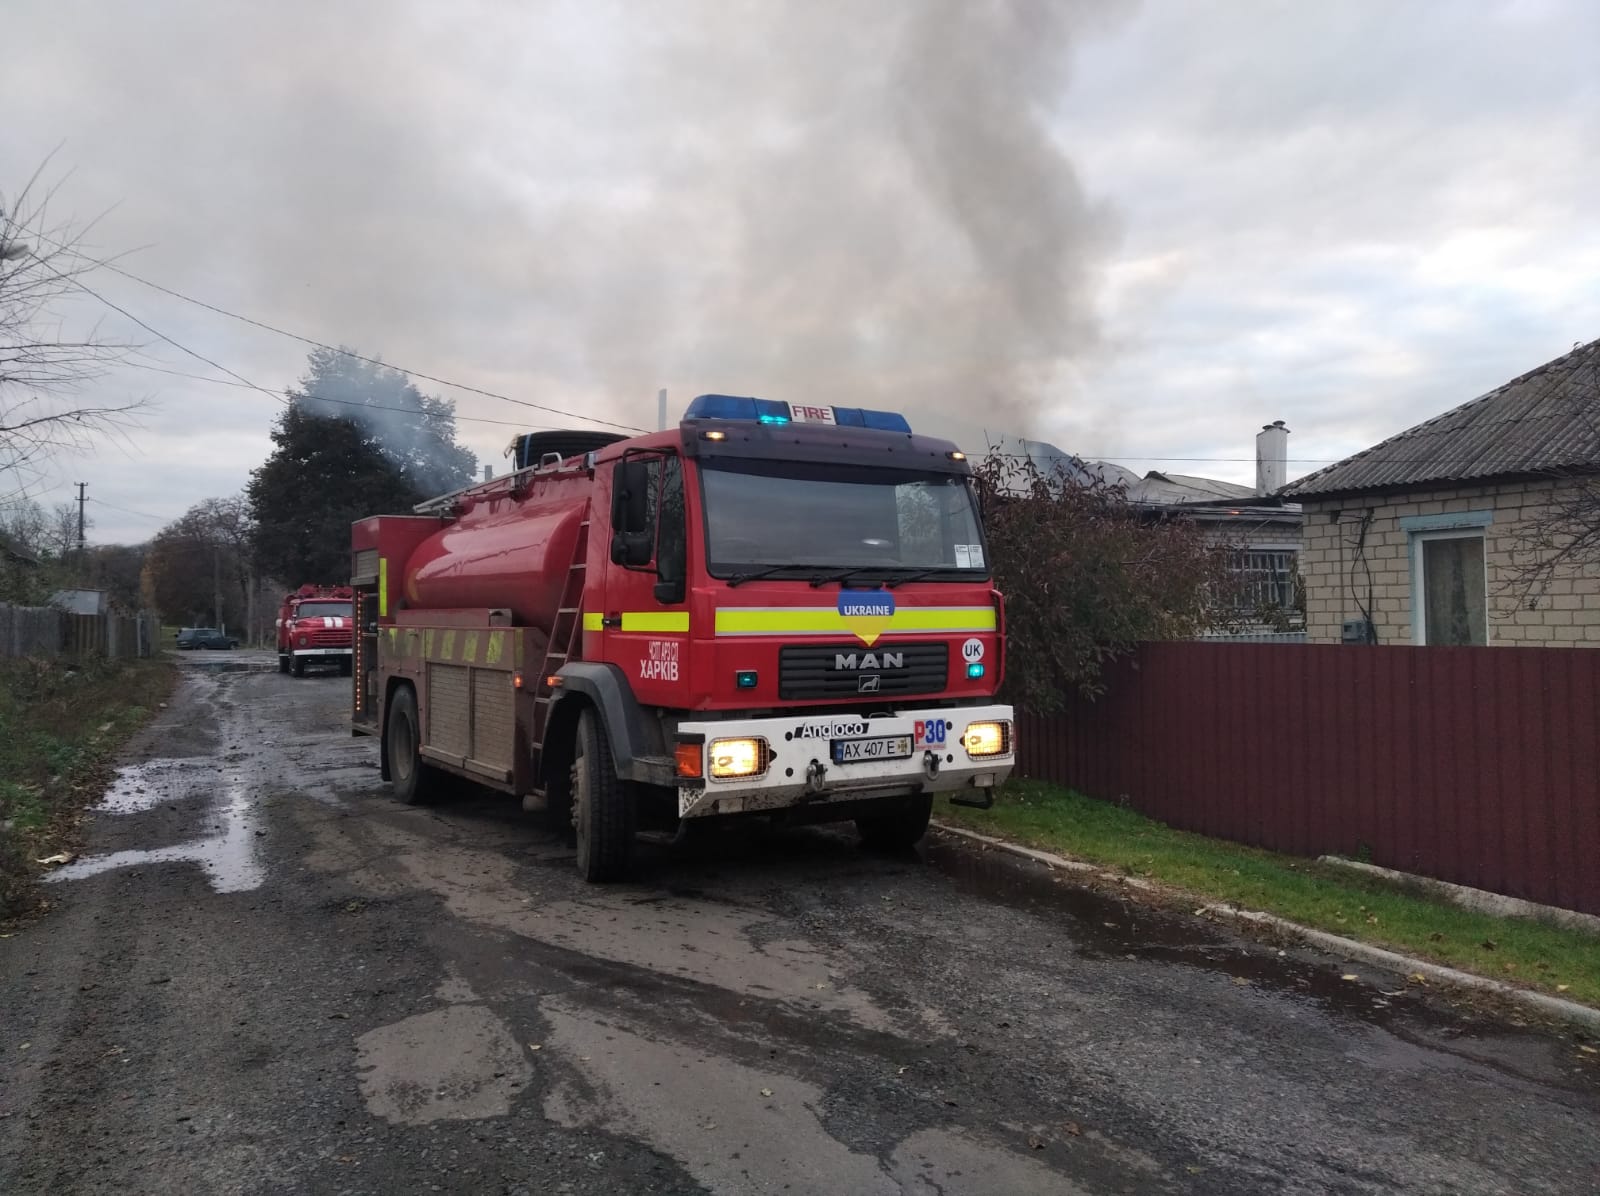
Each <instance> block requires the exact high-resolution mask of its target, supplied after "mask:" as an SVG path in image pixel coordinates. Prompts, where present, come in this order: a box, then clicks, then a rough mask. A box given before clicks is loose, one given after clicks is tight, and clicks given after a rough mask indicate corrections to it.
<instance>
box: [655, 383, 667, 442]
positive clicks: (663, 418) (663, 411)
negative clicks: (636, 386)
mask: <svg viewBox="0 0 1600 1196" xmlns="http://www.w3.org/2000/svg"><path fill="white" fill-rule="evenodd" d="M666 430H667V388H666V387H664V386H663V387H662V388H661V389H660V390H659V391H657V392H656V431H657V432H665V431H666Z"/></svg>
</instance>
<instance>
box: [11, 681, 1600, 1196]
mask: <svg viewBox="0 0 1600 1196" xmlns="http://www.w3.org/2000/svg"><path fill="white" fill-rule="evenodd" d="M253 664H257V665H259V664H264V665H265V666H266V667H265V668H260V667H252V665H253ZM184 667H185V671H186V680H185V682H184V684H183V686H182V688H181V690H180V694H179V696H178V698H176V699H175V700H174V703H173V705H172V707H171V708H170V709H168V710H166V711H164V712H163V714H162V717H161V718H160V720H159V721H158V722H157V723H156V724H155V725H154V726H152V727H151V728H150V730H149V731H148V732H147V733H146V734H144V735H143V736H142V737H141V738H140V740H139V741H137V742H136V744H135V745H134V751H133V753H132V755H131V756H130V760H132V761H135V763H133V764H131V766H130V767H129V768H127V769H125V770H124V772H123V774H122V776H121V779H120V780H119V782H118V784H117V785H116V787H115V788H114V789H113V790H112V791H111V792H110V793H109V794H108V795H107V798H106V800H105V802H104V804H103V807H102V811H101V812H100V813H99V814H98V815H97V816H96V818H95V821H94V824H93V826H92V830H91V844H90V846H91V851H92V854H90V855H89V856H87V857H86V858H84V859H83V860H81V861H79V862H78V863H76V864H74V865H71V866H70V867H69V868H68V869H66V870H64V872H63V874H62V876H61V877H60V879H59V880H58V882H57V885H56V887H55V888H54V890H53V891H52V897H53V898H54V900H55V902H56V909H55V910H54V912H53V913H52V914H51V915H50V916H49V917H48V918H46V919H44V920H43V921H41V922H39V923H37V924H35V925H32V926H29V927H27V928H26V929H24V930H22V931H20V932H19V933H17V934H16V935H14V936H12V937H11V938H9V939H6V940H4V941H0V1009H3V1011H4V1024H3V1026H0V1191H4V1192H15V1193H23V1192H28V1193H34V1192H38V1193H44V1192H49V1193H68V1192H71V1193H79V1192H88V1193H110V1192H116V1193H132V1192H159V1193H163V1194H171V1193H209V1192H263V1193H265V1192H329V1193H333V1192H351V1193H393V1192H410V1191H420V1192H428V1191H443V1192H473V1193H494V1192H526V1193H541V1194H543V1193H554V1192H605V1193H634V1192H702V1191H710V1192H719V1193H745V1192H779V1191H782V1192H789V1193H829V1194H846V1193H849V1194H854V1193H884V1194H886V1196H887V1194H890V1193H898V1192H905V1193H943V1194H944V1196H956V1194H958V1193H1045V1192H1048V1193H1071V1192H1228V1193H1238V1192H1254V1191H1284V1192H1308V1193H1309V1192H1318V1193H1321V1192H1380V1191H1381V1192H1387V1191H1405V1192H1447V1191H1448V1192H1512V1191H1514V1192H1521V1193H1532V1192H1570V1193H1583V1192H1593V1191H1595V1190H1596V1188H1597V1186H1600V1067H1597V1066H1596V1065H1595V1063H1594V1062H1593V1056H1589V1055H1587V1054H1586V1053H1585V1052H1583V1051H1582V1050H1581V1049H1580V1044H1578V1043H1576V1042H1575V1041H1574V1040H1573V1039H1572V1038H1570V1037H1569V1036H1566V1035H1562V1034H1557V1033H1553V1032H1548V1031H1534V1030H1515V1029H1509V1028H1504V1027H1497V1026H1495V1025H1493V1024H1490V1023H1487V1022H1479V1021H1472V1020H1466V1019H1464V1018H1463V1017H1461V1016H1460V1015H1457V1014H1454V1013H1452V1012H1450V1011H1449V1010H1447V1009H1443V1008H1439V1007H1435V1006H1433V1005H1431V1004H1429V1003H1427V1002H1428V1001H1429V1000H1430V998H1427V997H1423V996H1419V995H1417V994H1416V993H1412V992H1397V990H1399V989H1401V988H1402V987H1403V985H1402V984H1401V983H1399V982H1398V981H1397V979H1396V978H1395V977H1392V976H1386V975H1378V974H1370V975H1363V976H1362V978H1361V979H1360V980H1359V981H1344V980H1341V979H1340V973H1341V972H1343V971H1345V970H1346V969H1345V968H1344V967H1343V966H1342V965H1341V963H1340V961H1338V960H1329V959H1325V958H1320V957H1314V956H1310V955H1306V956H1300V955H1295V954H1290V955H1286V956H1280V954H1279V953H1278V952H1277V951H1275V950H1273V949H1271V948H1267V947H1262V946H1256V945H1250V944H1246V943H1244V942H1241V941H1239V940H1236V939H1232V938H1229V937H1226V936H1225V935H1224V934H1223V932H1220V931H1215V930H1212V929H1210V928H1208V927H1206V926H1204V925H1201V924H1199V923H1195V922H1191V921H1190V920H1188V919H1177V920H1174V919H1170V918H1165V917H1157V916H1153V915H1151V914H1148V913H1146V912H1145V911H1142V910H1141V909H1140V908H1139V907H1137V906H1132V905H1125V904H1123V903H1121V902H1119V901H1116V900H1112V899H1108V898H1099V897H1094V896H1088V895H1084V894H1081V893H1077V892H1075V891H1074V890H1071V889H1069V888H1067V887H1065V886H1064V885H1062V884H1060V883H1058V882H1056V881H1055V879H1054V878H1052V877H1050V876H1048V875H1047V874H1043V873H1041V872H1039V871H1036V870H1031V869H1028V868H1023V867H1019V866H1017V865H1014V864H1011V863H1009V862H1007V861H1004V860H1002V859H999V858H995V857H985V856H975V855H973V854H971V853H970V852H968V851H966V850H965V849H959V848H957V847H955V846H953V845H950V844H942V843H933V844H930V845H929V846H928V847H927V849H926V850H924V851H923V852H922V853H921V855H919V856H918V857H915V858H909V857H908V858H905V859H896V860H889V859H883V858H879V857H873V856H870V855H866V854H863V853H862V852H861V851H860V850H859V849H858V848H857V847H856V846H855V843H854V841H853V839H852V837H851V836H850V835H847V834H845V833H844V832H842V831H838V832H834V831H827V830H811V831H792V832H787V833H781V834H774V833H760V832H757V831H754V830H752V831H750V832H746V833H740V834H736V835H735V834H730V835H727V836H722V837H719V838H716V839H714V840H713V841H711V842H709V843H703V844H696V845H695V846H694V848H693V849H688V848H674V847H672V846H670V845H668V844H664V843H657V844H653V845H649V846H647V847H646V849H645V851H644V861H643V866H642V869H641V872H640V875H639V877H638V879H637V880H636V882H634V883H631V884H628V885H624V886H618V887H614V888H593V887H587V886H585V885H583V884H581V883H580V882H579V880H578V879H577V877H576V875H575V872H574V870H573V867H572V863H571V852H570V850H569V849H568V847H567V846H566V844H565V842H564V841H563V839H562V838H560V837H558V836H556V835H554V834H552V833H549V832H547V831H545V830H543V829H541V828H540V826H539V825H538V824H537V823H536V822H535V821H533V820H532V819H531V818H530V817H529V816H526V815H524V814H522V813H521V811H520V809H519V808H518V807H517V805H516V803H514V802H508V801H506V800H504V799H499V798H495V797H493V796H490V795H486V794H481V793H477V792H473V793H471V794H469V795H466V796H463V797H462V798H460V799H459V800H458V801H456V802H454V803H453V804H451V805H448V806H445V807H440V808H435V809H431V810H425V809H411V808H406V807H402V806H399V805H397V804H395V803H394V802H393V800H392V799H391V798H390V797H389V796H388V795H387V792H386V787H385V786H383V785H382V784H381V783H380V782H379V780H378V772H377V766H376V750H375V745H374V744H373V743H372V742H371V741H369V740H364V739H352V738H350V736H349V735H348V733H347V732H345V731H343V730H342V729H341V722H340V720H341V717H342V715H343V708H344V701H345V694H346V685H347V684H348V682H345V681H342V680H340V679H337V678H334V677H327V678H307V679H304V680H295V679H292V678H289V677H285V676H280V675H279V674H277V673H276V672H274V671H268V670H269V669H270V668H271V661H270V660H262V659H261V658H255V657H250V656H247V655H245V654H238V655H236V656H227V657H212V658H208V659H206V660H201V661H186V662H185V666H184ZM229 670H232V671H229ZM1356 970H1358V971H1359V970H1361V969H1356Z"/></svg>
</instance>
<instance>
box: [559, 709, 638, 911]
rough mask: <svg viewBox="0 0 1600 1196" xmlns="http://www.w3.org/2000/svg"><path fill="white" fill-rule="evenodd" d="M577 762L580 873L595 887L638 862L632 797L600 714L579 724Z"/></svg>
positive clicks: (576, 821)
mask: <svg viewBox="0 0 1600 1196" xmlns="http://www.w3.org/2000/svg"><path fill="white" fill-rule="evenodd" d="M576 746H577V751H576V754H575V756H574V759H573V762H572V824H573V827H574V829H575V830H576V831H577V839H578V871H579V872H581V873H582V874H583V879H584V880H587V881H590V882H599V881H608V880H620V879H622V877H623V876H624V875H626V873H627V871H628V865H629V864H630V863H632V861H633V824H634V817H633V813H634V812H633V802H632V795H631V794H629V792H628V787H627V785H626V783H625V782H624V781H623V780H622V778H621V777H619V776H617V765H616V761H615V759H614V758H613V757H612V755H611V739H610V737H609V736H608V735H607V734H606V729H605V725H604V724H603V723H602V722H601V721H600V713H599V711H596V710H585V711H584V712H583V714H582V715H581V716H580V717H579V719H578V739H577V745H576Z"/></svg>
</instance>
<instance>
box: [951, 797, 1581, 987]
mask: <svg viewBox="0 0 1600 1196" xmlns="http://www.w3.org/2000/svg"><path fill="white" fill-rule="evenodd" d="M935 816H936V817H938V818H940V819H941V820H943V821H945V822H948V823H951V824H953V825H960V826H965V827H968V828H970V829H972V830H976V831H982V832H984V833H986V834H991V835H996V836H998V837H1001V838H1004V839H1008V840H1011V841H1013V842H1017V843H1023V844H1027V845H1028V846H1031V847H1039V848H1044V849H1046V850H1049V851H1054V852H1057V853H1059V854H1061V855H1065V856H1070V857H1073V858H1075V859H1080V860H1086V861H1088V862H1090V863H1093V864H1098V865H1100V866H1101V867H1103V868H1105V869H1106V870H1107V871H1111V872H1118V873H1122V874H1124V875H1128V876H1138V877H1143V878H1147V879H1149V880H1151V881H1154V882H1156V883H1157V884H1159V885H1162V886H1167V887H1169V888H1172V889H1178V890H1182V891H1183V892H1185V893H1187V894H1191V895H1193V896H1195V897H1199V898H1205V899H1208V900H1211V901H1219V902H1227V903H1229V904H1233V905H1238V906H1242V907H1244V908H1246V909H1252V910H1264V911H1266V912H1267V913H1271V914H1277V915H1278V916H1279V917H1283V918H1288V919H1289V920H1290V921H1293V922H1298V923H1300V924H1301V925H1304V926H1311V927H1315V928H1317V929H1319V930H1326V931H1330V932H1332V933H1334V934H1339V935H1344V936H1345V937H1347V938H1353V939H1359V940H1361V941H1362V942H1367V943H1372V944H1375V945H1378V946H1383V947H1390V948H1393V949H1395V950H1399V951H1403V952H1405V953H1406V954H1409V955H1415V956H1419V957H1422V958H1426V959H1431V960H1434V961H1436V962H1438V963H1442V964H1447V965H1449V966H1451V967H1454V968H1460V969H1461V970H1463V971H1468V972H1475V973H1477V974H1479V975H1482V976H1492V977H1494V978H1495V979H1498V980H1504V981H1508V982H1510V983H1513V984H1520V985H1523V986H1525V987H1528V988H1535V989H1539V990H1541V991H1543V992H1548V993H1552V994H1557V995H1560V996H1562V997H1566V998H1568V999H1570V1000H1574V1001H1581V1002H1583V1003H1585V1004H1588V1005H1595V1006H1600V936H1597V935H1593V934H1587V933H1585V932H1583V931H1579V930H1568V929H1564V928H1562V927H1558V926H1552V925H1549V924H1547V923H1544V922H1536V921H1532V920H1529V919H1524V918H1500V917H1495V916H1493V915H1489V914H1481V913H1476V912H1473V911H1471V910H1466V909H1462V908H1460V907H1459V906H1455V905H1451V904H1448V903H1446V902H1442V901H1438V900H1435V899H1433V898H1430V897H1427V896H1424V895H1421V894H1418V893H1414V892H1410V891H1408V890H1407V889H1406V888H1404V887H1403V886H1400V885H1396V884H1394V883H1392V882H1390V881H1387V880H1384V879H1383V878H1381V877H1370V876H1364V875H1362V874H1359V873H1354V872H1351V871H1349V870H1346V869H1342V868H1339V867H1338V866H1337V865H1331V864H1320V863H1317V862H1316V861H1314V860H1306V859H1301V858H1297V857H1294V856H1285V855H1277V854H1275V853H1273V852H1269V851H1260V850H1258V849H1256V848H1252V847H1244V846H1241V845H1239V844H1236V843H1228V842H1225V841H1222V840H1219V839H1208V838H1206V837H1205V836H1203V835H1195V834H1190V833H1188V832H1186V831H1179V830H1174V829H1172V828H1171V827H1169V826H1166V825H1164V824H1162V823H1159V822H1155V821H1153V820H1151V819H1149V818H1146V817H1144V816H1143V815H1142V814H1138V813H1136V812H1134V811H1133V810H1129V809H1125V808H1122V807H1119V806H1115V805H1112V804H1110V803H1109V802H1103V801H1096V800H1094V799H1092V798H1087V797H1083V796H1081V795H1079V794H1077V793H1073V792H1071V791H1070V790H1066V789H1062V788H1060V787H1058V786H1054V785H1048V784H1044V783H1041V782H1037V781H1015V782H1012V783H1010V784H1008V785H1006V786H1005V787H1004V788H1003V789H1002V790H1001V791H1000V792H999V793H997V794H996V798H995V805H994V807H993V808H992V809H989V810H973V809H967V808H964V807H960V806H951V805H949V804H948V803H947V802H944V801H941V802H940V803H939V804H938V806H937V807H936V809H935Z"/></svg>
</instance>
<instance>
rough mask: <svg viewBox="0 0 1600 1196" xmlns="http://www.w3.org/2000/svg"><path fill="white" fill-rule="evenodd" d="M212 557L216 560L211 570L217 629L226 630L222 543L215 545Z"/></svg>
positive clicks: (213, 606) (212, 599)
mask: <svg viewBox="0 0 1600 1196" xmlns="http://www.w3.org/2000/svg"><path fill="white" fill-rule="evenodd" d="M211 559H212V561H213V562H214V564H213V566H212V570H211V602H212V609H213V610H214V611H215V613H216V618H217V630H218V631H226V630H228V629H227V628H226V627H224V626H223V625H222V545H220V544H218V545H215V546H214V551H213V555H212V557H211Z"/></svg>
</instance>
